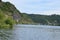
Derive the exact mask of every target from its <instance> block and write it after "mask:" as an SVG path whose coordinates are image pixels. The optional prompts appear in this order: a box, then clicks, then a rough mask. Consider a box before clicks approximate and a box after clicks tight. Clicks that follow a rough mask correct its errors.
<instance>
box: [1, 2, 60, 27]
mask: <svg viewBox="0 0 60 40" xmlns="http://www.w3.org/2000/svg"><path fill="white" fill-rule="evenodd" d="M11 20H12V21H11ZM9 21H10V23H9ZM14 23H15V24H41V25H58V26H60V15H55V14H54V15H36V14H26V13H21V12H20V11H19V10H17V8H16V7H15V6H14V5H13V4H11V3H10V2H2V1H1V2H0V25H3V24H4V25H12V24H14Z"/></svg>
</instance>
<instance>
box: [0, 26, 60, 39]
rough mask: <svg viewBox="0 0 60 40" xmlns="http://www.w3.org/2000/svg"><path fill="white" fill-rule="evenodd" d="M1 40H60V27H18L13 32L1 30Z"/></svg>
mask: <svg viewBox="0 0 60 40" xmlns="http://www.w3.org/2000/svg"><path fill="white" fill-rule="evenodd" d="M0 40H60V27H59V26H54V27H53V26H41V25H28V26H27V25H17V26H15V27H14V29H13V30H0Z"/></svg>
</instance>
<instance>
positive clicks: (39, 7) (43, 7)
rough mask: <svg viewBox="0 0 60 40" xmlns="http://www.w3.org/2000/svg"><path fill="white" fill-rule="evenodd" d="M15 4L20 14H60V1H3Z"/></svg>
mask: <svg viewBox="0 0 60 40" xmlns="http://www.w3.org/2000/svg"><path fill="white" fill-rule="evenodd" d="M3 1H9V2H11V3H13V4H14V5H15V6H16V8H17V9H18V10H19V11H20V12H25V13H29V14H30V13H34V14H45V15H49V14H60V0H3Z"/></svg>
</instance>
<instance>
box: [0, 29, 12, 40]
mask: <svg viewBox="0 0 60 40" xmlns="http://www.w3.org/2000/svg"><path fill="white" fill-rule="evenodd" d="M12 37H13V32H12V30H3V29H2V30H0V40H12V39H13V38H12Z"/></svg>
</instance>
